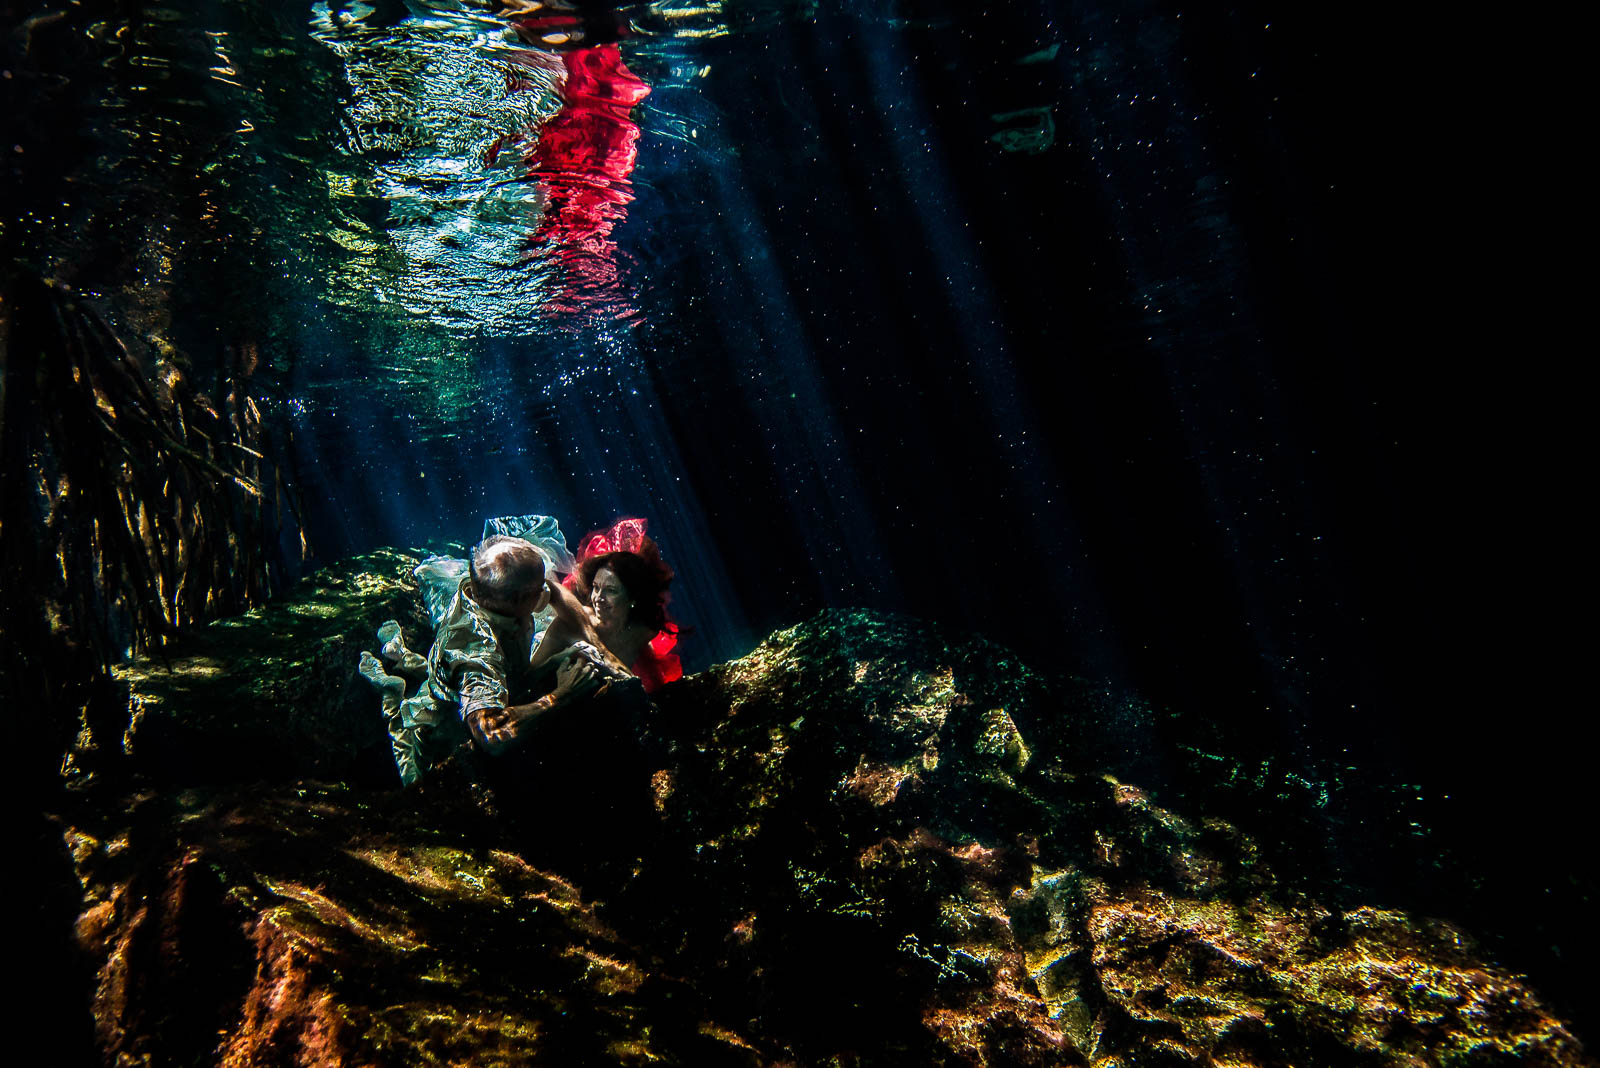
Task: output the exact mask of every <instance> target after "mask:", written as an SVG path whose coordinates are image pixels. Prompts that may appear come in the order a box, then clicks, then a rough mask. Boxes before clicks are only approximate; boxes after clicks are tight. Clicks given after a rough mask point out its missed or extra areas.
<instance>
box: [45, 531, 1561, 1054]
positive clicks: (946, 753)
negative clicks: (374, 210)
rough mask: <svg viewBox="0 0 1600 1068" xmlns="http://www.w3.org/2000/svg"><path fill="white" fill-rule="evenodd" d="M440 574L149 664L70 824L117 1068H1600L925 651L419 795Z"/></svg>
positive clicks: (770, 683) (1516, 985)
mask: <svg viewBox="0 0 1600 1068" xmlns="http://www.w3.org/2000/svg"><path fill="white" fill-rule="evenodd" d="M412 559H414V558H413V557H411V556H409V555H407V554H403V553H384V554H377V555H374V556H372V557H368V558H363V559H362V560H359V561H355V562H352V563H350V564H347V565H345V566H343V567H342V568H340V569H336V570H334V571H330V572H325V573H323V574H321V575H319V576H317V577H315V578H313V579H312V580H309V581H308V582H307V583H306V584H305V585H304V586H303V587H302V589H301V590H300V591H298V592H297V594H296V595H295V596H294V597H291V598H287V599H284V600H282V601H279V602H277V603H276V604H274V605H273V606H270V607H269V608H268V609H263V610H258V612H256V613H252V614H251V616H249V617H245V618H244V619H242V620H240V621H233V622H228V623H219V624H216V625H214V626H213V627H211V628H209V629H208V630H207V631H206V632H204V633H203V634H201V635H200V636H198V637H197V638H196V644H195V646H194V647H193V649H191V650H189V651H187V653H186V652H185V651H184V650H174V651H173V653H172V659H171V661H170V670H169V668H168V667H165V666H162V665H158V664H140V665H135V666H134V667H132V668H130V669H128V670H126V671H124V672H123V678H124V681H125V682H126V684H127V685H128V686H129V690H130V699H131V700H132V701H133V702H134V706H135V715H134V717H133V725H132V726H131V727H130V729H129V731H128V734H127V737H126V743H127V744H126V750H127V754H128V755H127V757H126V763H127V770H128V774H127V775H125V776H123V777H120V778H115V779H112V778H106V779H103V780H102V781H99V782H93V783H89V784H86V785H85V786H84V787H83V788H82V789H81V790H80V791H78V793H77V794H76V795H75V796H76V798H77V803H75V804H73V805H71V806H69V807H68V808H67V809H66V810H64V811H62V812H61V813H60V814H59V815H58V817H57V823H58V826H59V828H60V832H61V834H62V836H63V839H64V841H65V842H66V844H67V846H68V848H69V849H70V851H71V854H72V857H73V860H74V864H75V868H76V871H77V873H78V877H79V881H80V883H81V886H82V890H83V902H82V908H81V915H80V917H79V920H78V924H77V939H78V942H79V945H80V946H81V947H82V949H83V951H84V952H85V953H86V954H87V957H88V960H89V961H90V964H91V966H92V968H93V970H94V972H95V976H96V979H95V982H96V988H95V992H94V995H93V1005H94V1018H95V1025H96V1041H97V1042H98V1044H99V1047H100V1050H101V1052H102V1054H103V1056H104V1057H105V1059H106V1061H107V1063H113V1062H114V1063H148V1064H173V1063H178V1064H187V1063H212V1062H215V1063H222V1064H230V1065H234V1064H237V1065H256V1064H263V1065H265V1064H272V1065H277V1064H307V1065H309V1064H319V1065H320V1064H352V1065H355V1064H360V1065H367V1064H465V1063H471V1064H474V1065H499V1064H505V1065H514V1064H527V1063H548V1064H562V1065H565V1064H613V1063H615V1064H635V1063H637V1064H643V1063H660V1062H665V1063H675V1064H685V1065H697V1066H698V1065H722V1064H728V1065H768V1064H793V1065H812V1064H839V1065H846V1064H849V1065H868V1064H881V1065H906V1064H930V1065H931V1064H949V1065H1012V1064H1018V1065H1032V1064H1041V1065H1042V1064H1062V1065H1077V1064H1095V1065H1108V1066H1109V1065H1126V1066H1133V1065H1165V1064H1196V1065H1202V1064H1218V1065H1223V1064H1226V1065H1261V1066H1267V1065H1285V1064H1294V1065H1316V1064H1328V1065H1346V1064H1351V1065H1372V1066H1380V1065H1383V1066H1388V1065H1393V1066H1402V1065H1404V1066H1412V1065H1490V1064H1527V1065H1541V1064H1548V1065H1556V1064H1583V1063H1592V1062H1590V1061H1589V1060H1587V1059H1586V1057H1585V1054H1584V1053H1583V1051H1582V1049H1581V1048H1580V1046H1579V1044H1578V1042H1577V1040H1576V1038H1574V1036H1573V1035H1572V1034H1571V1032H1570V1030H1569V1028H1568V1027H1567V1026H1566V1025H1565V1024H1563V1022H1562V1021H1560V1020H1557V1019H1555V1018H1553V1017H1552V1015H1551V1014H1550V1012H1549V1011H1548V1010H1547V1009H1546V1008H1545V1006H1544V1005H1543V1004H1542V1003H1541V1001H1540V998H1539V996H1538V995H1537V994H1536V993H1535V992H1534V991H1533V990H1531V989H1530V988H1529V986H1528V985H1527V983H1526V982H1525V981H1524V980H1523V979H1521V978H1519V977H1517V976H1515V975H1512V974H1509V973H1507V972H1506V971H1505V970H1503V969H1501V968H1500V967H1497V966H1496V965H1495V964H1493V963H1492V962H1490V961H1489V960H1487V959H1486V955H1485V954H1484V953H1483V952H1482V951H1480V950H1479V949H1478V948H1477V947H1476V946H1475V945H1474V943H1473V941H1472V940H1471V939H1470V938H1469V937H1468V936H1467V935H1466V934H1465V933H1463V932H1462V931H1460V930H1457V929H1456V928H1454V927H1453V926H1451V925H1450V924H1448V923H1445V922H1442V921H1438V920H1433V919H1428V918H1424V917H1422V916H1418V915H1412V914H1408V913H1406V912H1404V911H1401V910H1400V909H1399V908H1396V907H1394V906H1393V905H1386V903H1385V902H1383V901H1373V902H1369V903H1365V904H1363V903H1360V902H1349V901H1346V900H1343V898H1344V896H1345V895H1343V894H1342V893H1341V892H1338V891H1337V890H1335V889H1333V888H1332V886H1333V884H1332V883H1331V882H1328V881H1326V880H1324V881H1322V882H1319V881H1318V880H1317V879H1316V878H1315V877H1314V875H1312V874H1307V872H1306V871H1305V870H1303V869H1304V867H1305V866H1304V865H1303V864H1300V863H1298V862H1293V863H1292V864H1290V861H1284V863H1286V864H1290V866H1291V867H1293V869H1294V870H1293V873H1292V874H1290V873H1288V871H1287V869H1286V868H1284V867H1283V866H1282V865H1281V864H1280V861H1279V857H1280V856H1283V857H1288V858H1291V859H1292V857H1293V856H1294V854H1293V852H1292V851H1287V852H1285V851H1283V850H1279V849H1278V848H1276V846H1269V845H1268V844H1264V842H1263V840H1261V839H1258V838H1255V837H1252V833H1251V828H1250V827H1248V826H1244V825H1242V823H1243V821H1241V820H1239V819H1238V818H1236V817H1235V818H1234V819H1232V821H1230V819H1225V818H1223V817H1221V816H1219V815H1217V814H1216V812H1215V811H1211V807H1212V806H1209V805H1208V804H1207V801H1206V798H1207V796H1208V794H1207V791H1206V790H1205V789H1203V786H1204V782H1203V780H1202V779H1201V778H1197V776H1209V777H1210V781H1211V782H1212V783H1213V786H1214V791H1213V793H1214V796H1215V797H1216V798H1219V799H1225V798H1227V797H1229V796H1235V797H1237V796H1238V795H1237V794H1234V795H1230V794H1229V793H1228V791H1229V789H1232V787H1230V786H1229V783H1237V782H1238V781H1240V780H1241V778H1244V779H1248V778H1249V776H1242V777H1241V774H1240V768H1239V766H1238V765H1237V764H1230V763H1229V762H1228V761H1227V760H1224V759H1221V758H1216V759H1207V760H1202V761H1200V762H1199V765H1198V767H1199V771H1197V772H1194V773H1193V774H1189V775H1188V777H1187V778H1182V777H1181V776H1180V777H1177V778H1174V780H1173V781H1174V782H1175V783H1176V785H1173V786H1171V787H1168V786H1165V785H1163V786H1162V787H1160V788H1158V789H1152V788H1151V787H1150V785H1149V783H1143V784H1141V783H1138V782H1137V781H1135V780H1134V779H1133V778H1131V774H1130V772H1131V771H1137V770H1139V769H1141V768H1144V769H1146V770H1148V769H1150V768H1151V767H1153V765H1152V764H1151V763H1150V761H1149V756H1148V754H1141V753H1139V752H1136V751H1135V750H1136V749H1137V746H1135V745H1134V744H1133V742H1132V740H1131V739H1130V732H1131V733H1132V734H1137V733H1138V732H1139V730H1140V729H1141V728H1140V727H1139V725H1138V722H1137V720H1138V717H1137V716H1135V715H1134V714H1133V712H1130V710H1129V708H1128V706H1127V705H1126V703H1125V702H1122V701H1121V700H1120V699H1118V698H1117V697H1116V696H1115V695H1114V694H1110V693H1108V692H1106V691H1105V690H1103V689H1099V688H1096V687H1093V686H1091V685H1088V684H1086V683H1081V682H1077V681H1074V680H1065V679H1057V678H1051V677H1049V676H1044V675H1040V674H1037V673H1035V672H1033V671H1031V670H1029V669H1028V667H1026V666H1025V665H1023V664H1021V663H1018V662H1017V661H1016V660H1015V659H1014V658H1013V657H1011V656H1010V655H1009V654H1008V653H1006V652H1005V651H1004V650H1002V649H998V648H996V647H994V646H992V645H989V644H987V643H985V642H983V641H981V640H977V639H970V638H956V637H951V636H950V635H947V634H944V633H942V632H939V631H937V630H934V629H932V628H929V627H927V626H925V625H923V624H920V623H918V622H916V621H913V620H909V619H903V618H898V617H888V616H882V615H873V614H869V613H863V612H847V613H829V614H825V615H823V616H820V617H818V618H816V619H814V620H811V621H808V622H806V623H803V624H801V625H799V626H796V627H793V628H791V629H788V630H785V631H781V632H779V633H777V634H774V635H773V636H772V637H771V638H769V639H768V640H767V641H766V642H765V643H763V644H762V645H761V646H760V647H759V648H758V649H756V650H755V651H754V652H752V653H751V654H750V655H749V656H746V657H744V658H742V659H740V660H737V661H733V662H731V663H728V664H722V665H719V666H717V667H714V668H712V669H710V670H709V671H706V672H703V673H701V674H699V675H695V676H691V677H689V678H686V679H684V680H683V681H682V682H679V683H675V684H673V685H671V686H669V687H667V688H666V689H665V690H663V691H662V692H661V694H659V695H658V700H657V702H656V704H655V706H654V707H653V708H652V709H651V710H650V711H649V712H648V714H647V716H646V717H645V718H644V720H643V721H642V722H639V723H634V724H632V725H631V726H630V728H629V733H628V745H629V746H630V747H632V746H636V749H633V748H630V749H629V751H628V752H625V753H624V752H619V751H618V750H617V748H616V746H617V743H616V735H615V732H611V733H607V732H606V731H603V730H597V732H596V733H595V734H594V735H593V737H594V739H595V743H594V744H593V745H586V744H585V743H584V741H583V739H584V738H585V733H584V732H585V730H587V729H588V728H587V727H586V726H585V725H584V724H582V723H580V724H578V725H576V726H575V727H574V729H573V730H572V731H569V732H567V733H565V734H561V735H553V736H552V737H551V738H550V739H547V741H548V743H549V745H550V746H551V747H552V748H557V747H559V748H561V751H560V752H555V753H551V754H549V756H550V760H551V761H552V762H558V763H559V764H560V765H561V766H563V767H565V768H566V770H567V772H568V773H569V778H568V779H559V776H557V777H556V778H555V779H551V780H549V782H557V781H558V780H559V784H558V787H551V788H550V790H555V791H556V792H554V793H552V792H550V790H547V791H546V793H545V794H544V795H543V796H542V797H540V795H539V794H538V790H539V789H540V785H539V784H538V783H535V784H533V785H530V784H528V783H527V782H520V781H518V782H513V781H512V780H511V779H509V778H508V776H507V772H506V767H507V766H506V765H499V766H491V765H490V764H489V763H488V762H487V761H486V760H485V759H483V758H481V757H478V756H476V755H475V754H474V753H473V752H472V751H471V750H470V749H463V750H458V751H457V752H456V753H455V754H453V755H452V756H451V757H450V758H449V759H448V760H447V761H446V762H444V763H443V764H442V765H440V766H437V767H436V768H434V769H433V771H432V772H431V773H430V774H429V776H428V777H427V778H426V779H425V780H424V781H423V782H422V783H421V784H419V786H418V787H415V788H412V789H408V790H400V789H398V780H397V779H395V780H393V781H391V780H390V779H389V778H388V776H390V775H392V769H385V768H383V767H382V762H381V760H380V759H379V758H380V757H381V756H382V755H383V753H384V750H385V742H386V740H385V738H384V737H383V733H382V729H381V726H380V721H379V717H378V713H377V711H376V703H375V701H373V700H372V699H371V698H370V695H367V694H364V693H363V692H362V691H361V690H360V689H359V686H360V685H361V684H360V683H359V681H357V680H354V678H353V665H354V662H355V654H356V652H357V651H358V650H359V649H361V648H363V647H366V646H367V643H368V642H369V641H370V638H369V637H368V636H369V635H370V633H371V630H372V629H374V628H375V626H376V623H377V621H378V620H379V619H381V618H385V617H386V616H388V615H393V614H397V611H396V610H397V609H404V610H405V611H408V612H411V613H412V614H411V615H403V616H402V619H404V620H406V621H407V624H408V629H409V628H410V627H411V626H412V625H416V624H417V621H418V617H417V616H416V615H415V612H414V609H411V608H408V607H407V606H406V604H405V600H406V596H407V591H406V589H405V580H404V575H405V573H406V570H407V565H408V564H409V562H410V561H411V560H412ZM414 636H415V637H421V635H420V633H419V634H416V635H414ZM597 715H599V713H597ZM1130 716H1132V717H1133V718H1132V720H1130ZM1130 723H1131V724H1132V725H1131V726H1130ZM602 743H603V744H602ZM175 754H181V759H180V758H179V757H178V756H176V755H175ZM530 759H533V758H531V757H530ZM528 766H531V767H541V766H543V765H537V764H534V765H528ZM555 766H556V765H555V764H554V763H553V764H551V765H550V767H551V768H554V767H555ZM1178 778H1182V782H1178ZM1256 778H1257V780H1259V779H1260V776H1259V775H1258V776H1257V777H1256ZM572 784H577V785H572ZM583 784H587V785H586V786H585V785H583ZM1280 788H1286V787H1283V784H1282V783H1281V782H1280V783H1279V784H1278V785H1277V786H1274V787H1272V789H1271V790H1269V791H1268V793H1267V794H1262V795H1261V797H1265V796H1268V794H1270V795H1271V796H1274V797H1276V796H1278V795H1279V794H1281V793H1282V789H1280ZM1326 788H1327V787H1326V784H1325V783H1324V784H1317V783H1308V784H1306V786H1305V789H1306V790H1308V791H1310V792H1312V793H1315V792H1316V791H1317V790H1318V789H1323V790H1325V789H1326ZM585 790H587V791H588V792H587V793H585V792H584V791H585ZM530 791H532V792H530ZM1273 791H1276V792H1275V793H1274V792H1273ZM613 793H617V794H627V795H628V796H637V797H640V798H643V799H644V801H643V803H642V808H638V807H635V808H628V807H627V806H618V807H617V808H615V809H610V808H606V807H605V806H603V805H597V804H596V803H594V799H595V798H600V797H606V796H611V795H612V794H613ZM1169 793H1170V795H1171V796H1172V797H1175V798H1178V799H1179V801H1178V802H1175V801H1171V800H1168V794H1169ZM1261 797H1258V798H1257V804H1258V805H1262V804H1263V802H1262V801H1261ZM530 798H538V799H537V800H530ZM564 801H565V803H564ZM1180 802H1181V808H1180ZM1280 803H1281V802H1280ZM1234 807H1235V808H1238V807H1239V806H1237V805H1236V806H1234ZM1287 807H1294V806H1292V805H1291V806H1287ZM1302 807H1303V806H1302ZM1312 807H1314V804H1313V806H1312ZM1263 822H1264V823H1270V824H1271V825H1272V826H1274V827H1277V828H1280V829H1281V828H1282V827H1283V826H1286V824H1285V823H1284V817H1283V814H1282V813H1278V814H1276V815H1274V816H1271V817H1269V816H1268V815H1267V814H1266V813H1265V812H1263ZM557 831H560V832H562V833H556V832H557ZM558 841H559V842H562V843H565V845H566V848H564V849H557V848H556V847H555V845H554V844H553V843H556V842H558ZM573 843H577V844H578V848H576V849H574V848H572V845H573Z"/></svg>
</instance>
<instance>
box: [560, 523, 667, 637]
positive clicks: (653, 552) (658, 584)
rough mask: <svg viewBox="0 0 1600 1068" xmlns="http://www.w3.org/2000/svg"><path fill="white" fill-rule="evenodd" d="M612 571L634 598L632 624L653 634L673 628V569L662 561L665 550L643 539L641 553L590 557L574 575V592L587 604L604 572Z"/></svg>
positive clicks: (606, 554) (641, 540) (629, 614)
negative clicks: (670, 604) (643, 626)
mask: <svg viewBox="0 0 1600 1068" xmlns="http://www.w3.org/2000/svg"><path fill="white" fill-rule="evenodd" d="M603 567H608V568H610V569H611V573H612V574H614V575H616V576H617V578H618V579H619V580H621V582H622V588H623V589H625V590H627V591H628V596H629V597H631V598H633V608H632V609H631V610H630V611H629V612H628V622H629V623H644V624H646V625H648V626H649V627H650V629H651V630H656V631H660V630H666V629H667V628H668V627H669V626H672V623H671V621H670V620H668V619H667V599H668V597H669V596H670V595H669V594H668V593H667V587H668V586H669V585H671V583H672V568H670V567H668V566H667V562H666V561H665V560H663V559H661V550H659V549H657V548H656V543H655V542H653V541H651V540H650V539H649V538H648V537H641V538H640V539H639V550H638V551H637V552H610V553H600V554H598V555H595V556H590V557H588V558H586V559H584V560H583V561H581V562H580V563H579V564H578V570H576V571H574V572H573V573H572V592H573V593H576V594H577V595H578V598H579V599H580V600H582V601H584V602H587V601H588V600H589V592H590V590H591V588H592V587H593V585H594V577H595V575H596V574H598V573H599V571H600V569H601V568H603Z"/></svg>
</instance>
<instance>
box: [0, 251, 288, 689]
mask: <svg viewBox="0 0 1600 1068" xmlns="http://www.w3.org/2000/svg"><path fill="white" fill-rule="evenodd" d="M8 288H9V290H10V292H8V293H7V294H6V296H7V297H8V298H13V299H8V300H6V301H4V302H3V304H0V311H4V312H5V320H4V321H3V322H0V326H3V327H4V344H3V347H0V355H3V360H4V363H3V367H4V391H3V392H0V455H3V461H4V470H5V473H6V478H5V481H4V485H3V488H0V567H3V570H4V575H5V577H4V582H5V587H6V588H5V592H4V597H3V600H4V603H5V605H6V608H5V619H4V625H3V632H4V637H5V639H6V640H7V642H9V643H12V645H13V652H14V654H15V657H16V659H17V660H18V665H16V666H18V667H19V668H26V669H28V670H30V671H31V672H33V673H34V674H37V675H39V676H41V678H40V680H39V681H38V683H37V686H36V688H37V689H38V690H39V691H40V692H39V693H37V694H30V695H28V696H31V697H33V698H35V699H37V698H46V697H48V696H49V695H50V693H51V692H52V691H54V690H59V688H60V686H61V684H62V683H61V679H59V678H58V679H56V680H55V681H54V682H52V681H50V680H49V678H48V676H51V675H52V674H62V675H64V674H65V673H67V672H68V671H76V672H79V673H81V672H82V671H83V669H84V667H83V661H84V660H87V659H92V660H93V661H96V662H98V665H99V667H100V668H101V669H102V670H105V669H108V668H109V666H110V665H111V664H112V663H113V662H115V661H117V660H120V659H122V658H123V657H125V656H126V655H128V654H129V653H132V652H139V651H152V650H158V649H159V648H160V647H161V646H162V645H164V644H165V642H166V641H167V640H168V639H169V638H170V637H172V636H173V635H174V634H176V633H177V632H178V631H179V630H180V629H181V628H184V627H187V626H190V625H193V624H196V623H199V622H202V621H204V620H206V619H210V618H215V617H217V616H219V615H225V614H229V613H233V612H238V611H242V610H243V609H245V608H248V607H250V606H252V605H254V604H258V603H260V602H261V601H263V600H264V599H265V598H266V596H267V595H268V593H269V591H270V590H271V588H272V586H273V585H274V583H275V581H276V580H277V577H278V576H280V575H281V573H282V565H283V563H284V561H283V560H282V559H281V554H280V553H279V551H278V545H279V543H280V536H281V533H282V530H283V527H284V523H285V521H286V520H287V521H288V522H289V523H290V524H292V526H293V527H294V528H295V529H297V530H300V537H299V543H300V550H301V555H302V557H303V556H304V552H305V548H306V543H305V538H304V533H303V529H302V527H301V523H300V510H299V508H298V499H297V496H296V494H295V493H294V491H293V480H292V479H291V478H288V477H286V473H285V471H284V469H283V466H282V463H281V462H280V461H277V460H274V459H273V457H274V456H275V455H277V454H279V453H280V452H281V451H285V450H283V449H282V446H283V445H286V444H287V441H286V435H285V436H284V440H281V441H279V440H272V437H273V436H272V435H269V433H268V432H267V429H266V427H265V426H264V421H263V419H262V414H261V407H260V406H259V405H258V404H257V403H256V400H255V398H254V397H252V396H251V395H250V392H249V387H250V376H251V374H252V373H253V371H254V370H255V367H256V364H257V357H256V355H255V352H254V347H253V346H251V345H246V346H242V347H241V348H240V349H239V350H238V351H232V350H230V351H229V352H228V353H227V356H228V358H227V359H226V360H224V361H223V362H224V366H223V367H222V368H221V369H220V371H219V374H218V376H217V388H216V393H215V395H216V396H220V397H221V398H222V401H221V403H217V402H214V401H212V400H211V399H210V398H209V397H207V396H206V395H205V394H204V393H203V392H201V391H200V389H198V388H197V387H196V385H195V384H194V383H193V382H192V380H191V376H190V372H189V370H188V368H187V367H186V366H185V363H184V361H183V360H182V358H181V356H179V354H178V353H177V352H176V351H175V350H173V349H172V347H171V346H170V345H164V344H161V345H158V346H157V347H156V351H154V352H153V353H152V354H151V357H150V360H149V363H148V365H147V363H146V362H142V361H141V360H140V359H139V358H138V357H136V356H135V354H134V353H133V352H131V351H130V350H129V348H128V346H127V345H126V344H124V342H123V340H122V339H121V338H119V337H118V336H117V334H116V332H115V331H114V330H112V328H111V326H110V325H109V324H108V323H107V322H106V321H105V320H104V319H103V318H102V317H101V315H100V314H99V313H98V312H97V311H95V310H94V309H93V308H92V307H90V306H89V305H88V304H86V303H84V302H82V301H80V300H78V299H76V298H75V297H74V296H73V294H72V293H71V292H70V290H68V289H67V287H65V286H62V285H59V284H55V283H49V282H45V283H41V282H38V281H34V280H24V281H22V282H17V283H14V284H13V285H12V286H10V287H8ZM40 606H43V607H44V612H43V613H40V612H39V607H40ZM62 649H70V650H72V651H73V653H74V654H75V655H73V656H70V657H67V658H66V659H67V660H70V661H71V662H72V666H71V667H68V666H67V665H66V664H64V663H61V660H62V658H61V657H60V656H59V655H58V654H59V653H60V651H61V650H62Z"/></svg>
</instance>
